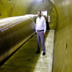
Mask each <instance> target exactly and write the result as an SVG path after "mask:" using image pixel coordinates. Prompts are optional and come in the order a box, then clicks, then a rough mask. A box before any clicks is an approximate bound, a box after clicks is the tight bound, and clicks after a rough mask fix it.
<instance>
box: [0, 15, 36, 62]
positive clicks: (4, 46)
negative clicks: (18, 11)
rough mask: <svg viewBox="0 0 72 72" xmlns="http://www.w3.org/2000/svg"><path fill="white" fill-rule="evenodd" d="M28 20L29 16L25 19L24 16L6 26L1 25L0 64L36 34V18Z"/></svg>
mask: <svg viewBox="0 0 72 72" xmlns="http://www.w3.org/2000/svg"><path fill="white" fill-rule="evenodd" d="M16 18H17V17H16ZM26 18H27V16H26V17H24V18H23V16H22V17H21V18H20V19H15V20H14V21H11V22H9V23H7V24H5V25H3V24H2V25H1V24H0V62H1V61H3V60H4V59H5V58H6V57H8V56H9V55H11V54H12V53H13V52H14V51H15V50H17V49H18V48H19V47H20V46H21V45H22V44H23V43H24V42H25V41H27V40H28V39H29V38H30V37H31V36H32V34H33V33H34V32H35V22H34V19H35V16H34V17H30V16H28V18H27V19H26ZM12 19H14V17H13V18H11V20H12ZM24 19H25V20H24ZM19 20H20V21H19ZM6 21H7V20H6ZM9 21H10V20H9ZM15 21H16V22H15ZM4 23H5V22H4Z"/></svg>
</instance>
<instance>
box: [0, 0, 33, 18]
mask: <svg viewBox="0 0 72 72" xmlns="http://www.w3.org/2000/svg"><path fill="white" fill-rule="evenodd" d="M32 2H33V0H0V18H5V17H12V16H21V15H25V14H27V12H28V8H29V7H30V6H31V4H32Z"/></svg>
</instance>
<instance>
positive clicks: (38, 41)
mask: <svg viewBox="0 0 72 72" xmlns="http://www.w3.org/2000/svg"><path fill="white" fill-rule="evenodd" d="M37 44H38V51H40V33H39V32H37Z"/></svg>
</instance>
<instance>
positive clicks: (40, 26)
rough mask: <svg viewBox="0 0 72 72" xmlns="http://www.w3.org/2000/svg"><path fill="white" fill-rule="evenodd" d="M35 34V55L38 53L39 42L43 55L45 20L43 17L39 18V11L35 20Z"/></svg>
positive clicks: (44, 51)
mask: <svg viewBox="0 0 72 72" xmlns="http://www.w3.org/2000/svg"><path fill="white" fill-rule="evenodd" d="M36 33H37V43H38V50H37V52H36V54H38V53H40V41H41V44H42V50H43V55H45V54H46V49H45V33H46V20H45V18H44V17H43V16H41V11H40V10H38V18H37V19H36Z"/></svg>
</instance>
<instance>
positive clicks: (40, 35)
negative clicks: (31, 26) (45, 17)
mask: <svg viewBox="0 0 72 72" xmlns="http://www.w3.org/2000/svg"><path fill="white" fill-rule="evenodd" d="M40 42H41V45H42V50H43V52H45V36H44V31H37V43H38V50H39V51H40Z"/></svg>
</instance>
